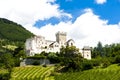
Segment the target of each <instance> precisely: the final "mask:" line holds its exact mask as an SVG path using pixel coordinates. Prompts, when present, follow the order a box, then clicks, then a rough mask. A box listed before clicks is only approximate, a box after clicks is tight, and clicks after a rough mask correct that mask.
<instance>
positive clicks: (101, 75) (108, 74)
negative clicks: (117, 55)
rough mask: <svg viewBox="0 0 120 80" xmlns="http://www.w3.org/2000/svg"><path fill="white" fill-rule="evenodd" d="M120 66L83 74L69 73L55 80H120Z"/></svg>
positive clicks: (93, 70) (56, 77)
mask: <svg viewBox="0 0 120 80" xmlns="http://www.w3.org/2000/svg"><path fill="white" fill-rule="evenodd" d="M119 75H120V66H118V65H117V64H113V65H111V66H109V67H107V68H96V69H91V70H86V71H83V72H67V73H62V74H60V75H55V77H54V78H55V80H120V76H119Z"/></svg>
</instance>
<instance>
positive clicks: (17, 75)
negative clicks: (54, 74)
mask: <svg viewBox="0 0 120 80" xmlns="http://www.w3.org/2000/svg"><path fill="white" fill-rule="evenodd" d="M53 70H54V67H53V66H47V67H42V66H27V67H16V68H14V69H13V72H12V77H11V79H10V80H51V79H49V77H48V76H49V75H50V73H51V71H53Z"/></svg>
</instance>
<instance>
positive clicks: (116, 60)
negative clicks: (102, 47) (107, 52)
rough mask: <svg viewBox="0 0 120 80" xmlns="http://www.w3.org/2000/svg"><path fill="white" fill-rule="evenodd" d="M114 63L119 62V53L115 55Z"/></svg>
mask: <svg viewBox="0 0 120 80" xmlns="http://www.w3.org/2000/svg"><path fill="white" fill-rule="evenodd" d="M115 63H120V55H118V56H116V57H115Z"/></svg>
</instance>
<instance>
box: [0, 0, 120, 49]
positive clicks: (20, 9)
mask: <svg viewBox="0 0 120 80" xmlns="http://www.w3.org/2000/svg"><path fill="white" fill-rule="evenodd" d="M51 2H52V3H54V2H55V0H0V11H1V12H0V17H3V18H7V19H10V20H12V21H15V22H17V23H19V24H22V25H23V26H24V27H25V28H26V29H28V30H30V31H31V32H33V33H35V34H37V35H43V36H45V37H46V39H50V40H55V33H56V32H57V31H65V32H67V34H68V39H70V38H73V39H74V40H75V42H76V45H77V46H78V47H83V46H84V45H89V46H95V45H96V44H97V42H98V41H101V42H102V43H104V44H111V43H115V42H120V37H119V36H118V35H119V34H120V23H119V24H116V25H108V24H107V22H108V21H107V20H102V19H100V18H99V16H98V15H95V14H94V13H93V11H92V10H91V9H85V10H84V13H83V14H81V15H80V16H79V17H78V18H77V19H76V20H75V22H73V23H72V22H71V21H68V22H60V23H58V24H56V25H51V24H47V25H45V26H42V27H41V28H36V27H34V26H33V24H34V23H35V22H36V21H37V20H38V19H40V20H45V19H49V18H51V17H58V18H60V17H61V16H68V17H69V18H72V16H71V15H70V14H68V13H65V12H64V11H63V10H60V9H59V5H57V4H51ZM97 2H98V3H101V4H102V3H104V2H106V1H105V0H98V1H97Z"/></svg>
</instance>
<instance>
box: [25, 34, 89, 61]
mask: <svg viewBox="0 0 120 80" xmlns="http://www.w3.org/2000/svg"><path fill="white" fill-rule="evenodd" d="M66 36H67V33H66V32H57V33H56V41H50V40H45V37H43V36H34V37H32V38H29V39H27V40H26V42H25V47H26V48H25V50H26V54H27V56H34V55H35V54H40V53H41V52H43V51H45V52H47V53H48V52H58V53H59V52H60V48H61V47H62V46H64V47H65V46H75V42H74V40H73V39H69V40H68V41H67V39H66ZM83 54H84V55H83ZM86 55H89V56H86ZM82 56H83V57H84V58H86V59H91V50H90V49H89V50H88V49H83V52H82Z"/></svg>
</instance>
